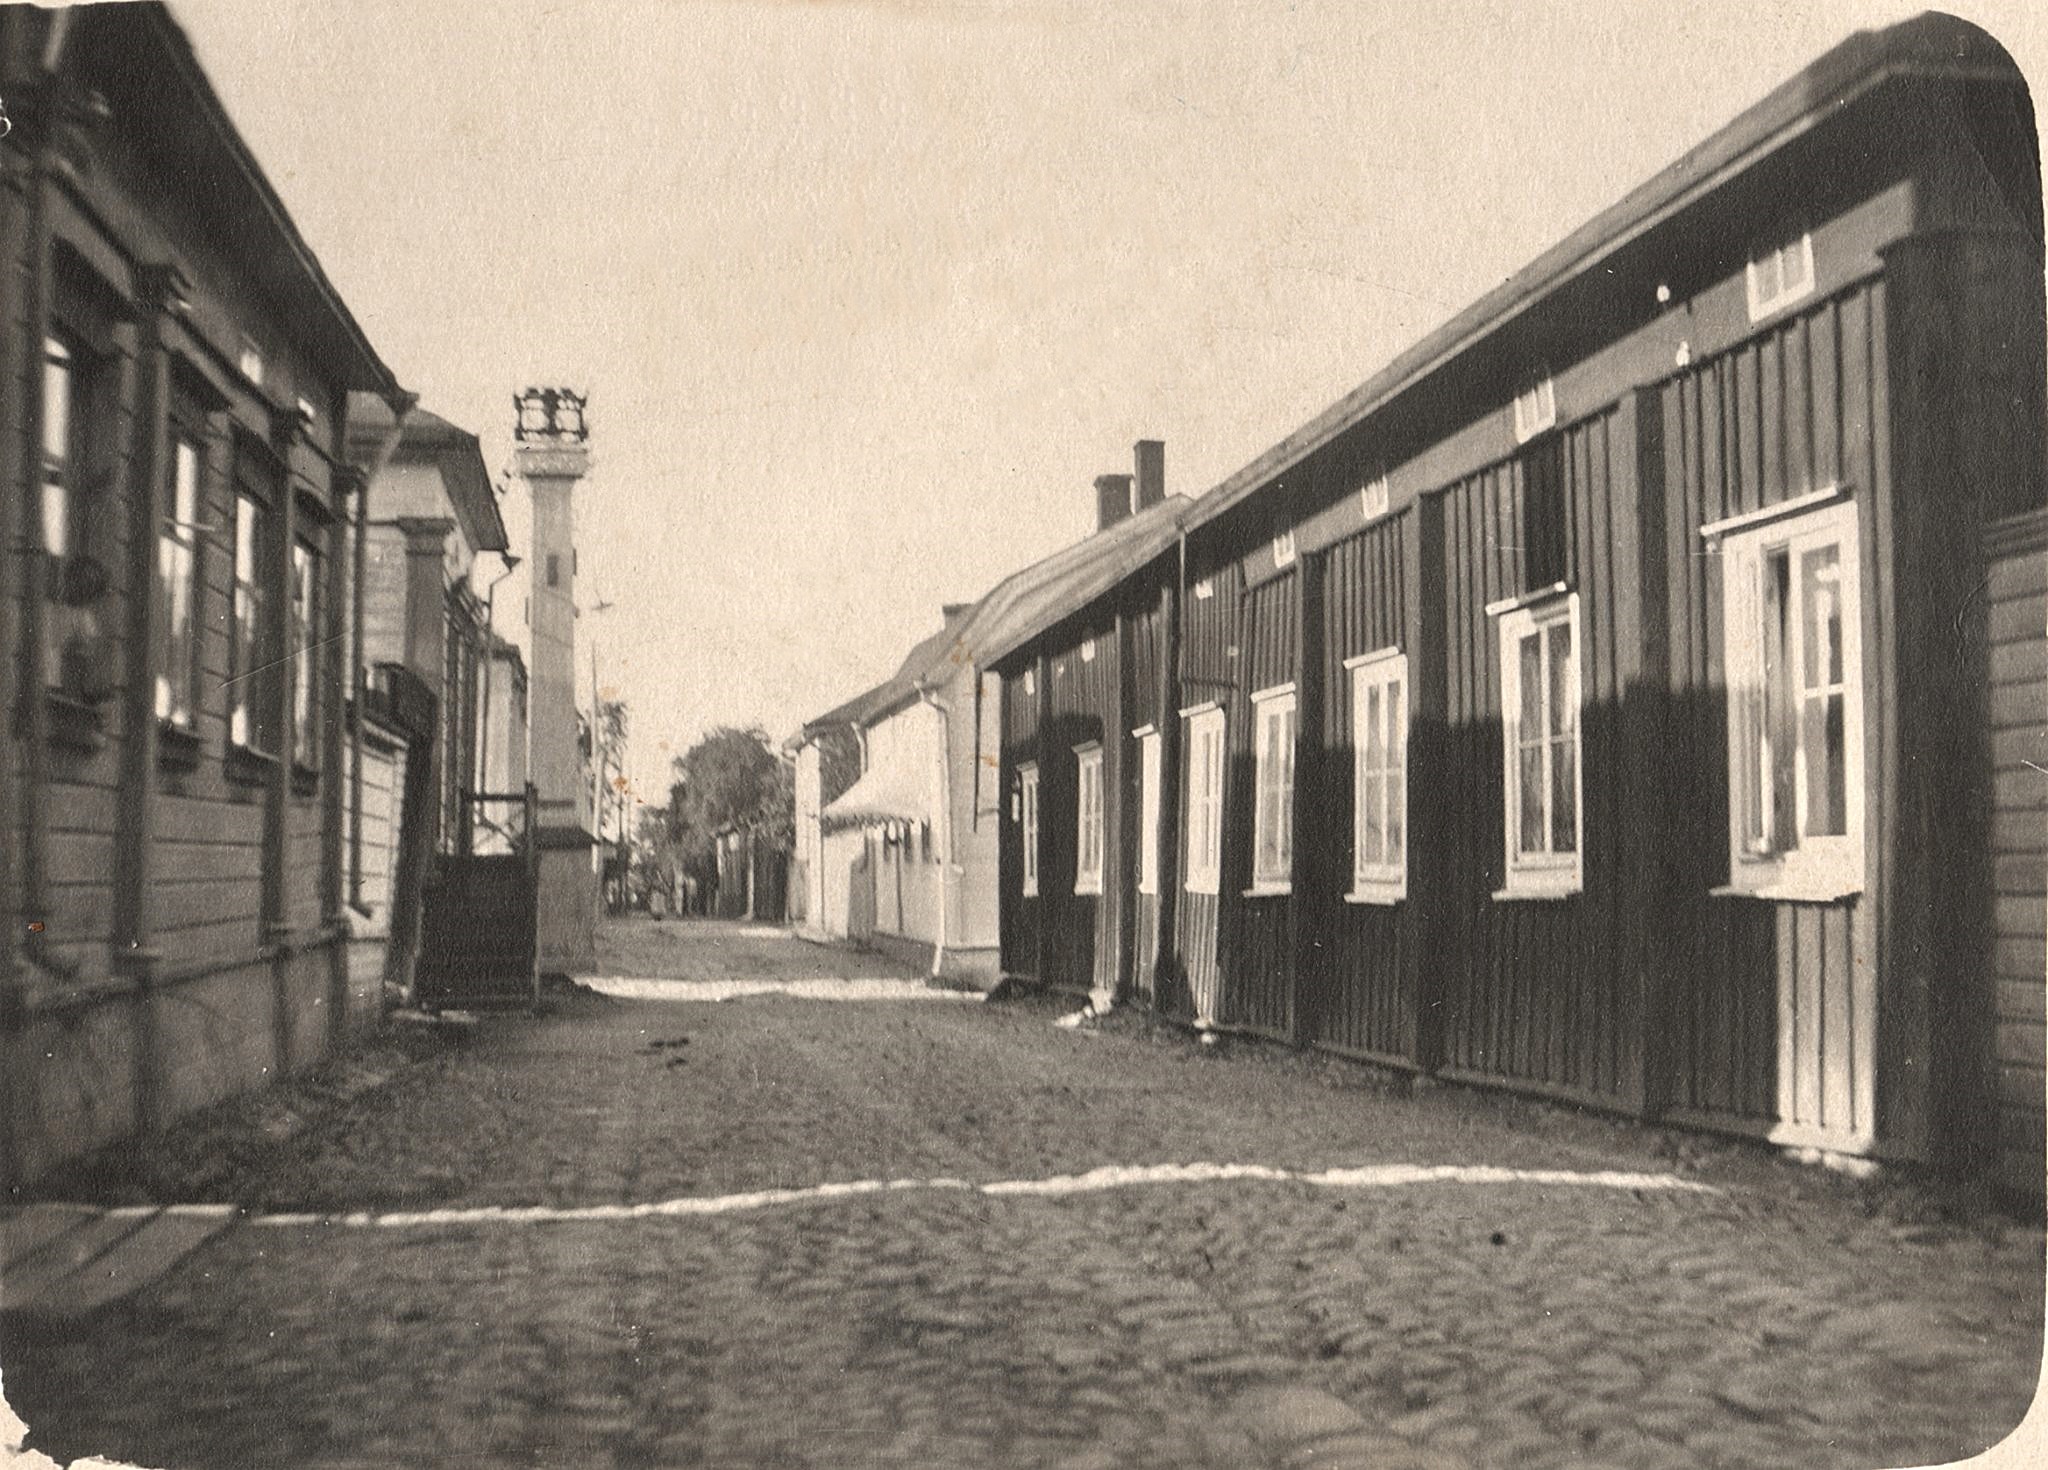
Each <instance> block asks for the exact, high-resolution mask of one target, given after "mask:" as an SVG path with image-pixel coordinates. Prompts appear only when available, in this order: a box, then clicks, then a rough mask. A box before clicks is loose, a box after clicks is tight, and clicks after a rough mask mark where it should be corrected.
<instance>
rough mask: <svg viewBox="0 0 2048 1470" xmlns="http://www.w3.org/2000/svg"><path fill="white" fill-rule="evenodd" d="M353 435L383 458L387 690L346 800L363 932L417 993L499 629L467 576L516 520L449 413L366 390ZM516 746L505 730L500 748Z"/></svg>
mask: <svg viewBox="0 0 2048 1470" xmlns="http://www.w3.org/2000/svg"><path fill="white" fill-rule="evenodd" d="M394 435H395V438H394ZM348 444H349V453H350V455H351V457H352V458H354V459H355V460H356V461H357V462H358V463H364V464H369V465H371V466H372V467H373V471H372V478H371V480H370V483H369V486H368V490H367V493H366V497H365V503H364V513H363V522H364V554H363V626H362V633H361V639H360V642H361V645H362V657H363V662H364V666H365V667H366V668H367V669H369V670H371V671H372V672H373V677H372V679H371V681H370V682H371V688H372V690H373V691H379V692H380V694H381V697H372V698H371V699H370V700H368V701H366V704H365V711H364V717H365V727H366V730H367V731H370V732H374V734H375V735H376V736H377V738H376V739H375V740H373V741H370V742H368V743H367V744H366V746H365V750H364V755H363V767H362V770H363V775H362V781H363V785H364V788H365V798H366V799H365V802H364V815H363V821H362V823H361V825H360V827H357V826H355V825H353V815H354V813H355V811H356V810H357V806H356V803H355V802H354V801H351V802H350V803H349V804H348V808H347V810H348V814H349V817H350V819H351V826H350V828H349V833H348V843H349V872H350V877H351V898H352V900H353V901H354V902H355V903H356V905H357V908H358V911H359V912H361V913H362V915H363V917H364V924H363V926H362V929H361V931H360V934H359V942H360V943H364V944H369V943H372V942H374V941H376V940H382V941H383V948H384V951H385V961H384V962H385V977H386V978H387V979H388V980H389V981H391V982H392V983H393V984H394V985H395V986H397V987H398V988H400V989H401V990H406V989H409V988H410V986H411V983H412V979H413V974H414V966H415V964H416V962H417V957H418V948H419V937H420V936H419V924H420V919H421V914H422V911H423V907H424V905H423V892H424V889H425V887H426V886H427V885H428V884H429V883H431V882H433V881H434V880H435V878H436V876H437V874H436V871H435V859H436V857H437V855H438V856H443V857H445V856H448V855H452V854H454V853H456V852H458V851H460V850H464V844H465V843H469V844H471V845H472V846H473V845H474V842H475V838H476V836H477V835H478V834H477V832H476V830H475V829H474V828H473V827H471V826H469V824H470V822H471V817H470V815H469V813H468V810H467V808H466V805H465V801H464V794H465V793H466V792H473V791H476V790H477V789H479V788H478V780H477V777H478V772H477V757H478V753H479V751H480V750H481V749H483V747H484V742H483V740H482V734H481V723H480V721H481V716H482V713H483V703H484V701H483V690H484V683H483V680H484V679H485V677H486V676H487V675H488V673H489V668H488V662H489V661H488V658H487V652H488V649H489V648H490V647H491V645H492V644H493V643H494V642H495V641H496V637H495V635H494V634H492V633H491V631H490V629H489V628H488V627H487V626H486V619H485V607H484V602H483V599H482V598H480V597H478V596H477V594H476V591H475V589H474V587H473V586H472V584H471V577H470V573H471V569H472V567H473V566H474V565H475V562H476V559H477V558H478V557H479V556H480V555H482V554H483V553H485V552H497V553H503V552H504V551H505V550H506V545H507V543H506V539H505V523H504V519H503V517H502V515H501V513H500V511H499V509H498V500H497V495H496V493H495V491H494V489H493V487H492V484H491V477H490V472H489V470H488V469H487V468H486V467H485V464H484V458H483V451H482V448H481V447H480V445H479V443H478V441H477V437H476V435H474V434H472V433H469V432H468V431H467V430H464V429H459V428H457V427H456V426H455V425H453V424H451V423H449V422H448V421H447V420H446V419H443V418H441V417H439V416H438V415H435V414H433V413H430V412H428V411H427V410H425V409H422V408H415V409H413V410H412V412H411V413H410V414H409V415H408V416H407V417H406V419H405V420H404V422H403V424H402V425H400V424H397V423H396V421H395V419H394V417H393V414H392V412H391V410H390V409H389V408H388V407H387V406H386V405H385V404H383V403H381V402H379V401H378V400H376V399H375V398H372V397H370V396H368V395H364V394H358V395H356V397H355V398H354V399H353V400H352V401H351V404H350V422H349V434H348ZM514 656H515V657H516V656H517V655H516V651H515V654H514ZM410 680H416V681H418V686H419V688H420V689H421V690H423V691H425V692H426V693H427V694H430V695H431V696H432V699H433V715H432V720H433V724H432V728H431V730H428V731H416V730H408V729H406V728H405V727H404V723H403V720H402V719H400V718H397V717H398V716H399V715H400V713H401V709H402V705H401V704H400V703H399V702H397V701H396V700H395V699H394V697H393V695H392V690H393V688H394V684H395V683H397V684H403V683H405V682H407V681H410ZM507 708H508V709H509V708H510V706H509V705H508V706H507ZM423 737H424V738H423ZM521 743H522V744H523V734H522V737H521ZM509 745H510V741H509V740H504V739H501V742H500V749H501V751H506V750H508V749H509ZM401 749H402V752H403V753H402V756H401V753H400V752H401ZM353 779H354V778H353V772H352V773H351V780H352V781H353ZM494 789H495V788H494ZM352 790H353V788H352ZM386 793H389V797H388V801H389V804H388V805H387V804H386V801H387V797H386V795H385V794H386ZM485 815H486V816H487V817H493V816H495V817H500V818H501V817H502V816H503V814H502V813H489V812H487V813H485ZM485 832H486V835H487V836H488V832H489V829H485ZM359 833H360V835H358V834H359Z"/></svg>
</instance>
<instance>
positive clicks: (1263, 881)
mask: <svg viewBox="0 0 2048 1470" xmlns="http://www.w3.org/2000/svg"><path fill="white" fill-rule="evenodd" d="M1252 732H1253V737H1254V739H1255V741H1256V744H1255V746H1254V748H1253V770H1254V772H1255V774H1256V781H1257V784H1256V786H1255V787H1254V788H1253V791H1254V801H1253V807H1254V821H1253V824H1252V831H1253V833H1254V837H1255V840H1254V843H1253V846H1252V888H1253V889H1254V890H1255V891H1259V890H1264V891H1268V892H1285V891H1286V890H1287V886H1288V884H1289V883H1290V882H1291V881H1292V880H1293V877H1294V686H1293V685H1291V684H1289V685H1284V686H1282V687H1281V688H1279V689H1273V690H1267V691H1265V692H1263V693H1259V694H1254V695H1253V696H1252Z"/></svg>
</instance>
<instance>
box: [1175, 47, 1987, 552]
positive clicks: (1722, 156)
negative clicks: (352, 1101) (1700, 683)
mask: <svg viewBox="0 0 2048 1470" xmlns="http://www.w3.org/2000/svg"><path fill="white" fill-rule="evenodd" d="M1930 18H1931V17H1930V15H1928V14H1923V15H1921V16H1919V17H1916V18H1914V19H1913V20H1908V21H1904V22H1901V23H1900V24H1898V25H1895V26H1892V27H1889V28H1887V29H1886V30H1884V31H1879V32H1868V31H1859V32H1857V33H1856V34H1855V35H1854V36H1852V37H1850V38H1849V39H1848V40H1846V41H1844V42H1843V43H1842V44H1841V45H1839V46H1837V47H1835V48H1834V49H1833V50H1831V51H1829V52H1827V53H1826V54H1824V55H1823V56H1821V57H1820V58H1819V59H1818V60H1816V61H1815V62H1813V63H1812V64H1811V65H1810V66H1808V67H1807V68H1806V69H1805V70H1803V71H1801V72H1800V73H1799V74H1798V75H1796V76H1794V77H1793V78H1791V79H1790V80H1788V81H1787V82H1785V83H1784V84H1782V85H1781V86H1779V87H1777V88H1775V89H1773V90H1772V91H1771V92H1770V93H1769V94H1768V95H1767V96H1765V97H1764V98H1763V99H1761V100H1760V101H1758V102H1756V103H1754V104H1753V105H1752V106H1750V107H1749V108H1747V109H1746V110H1744V111H1743V112H1742V113H1741V114H1740V115H1738V116H1737V117H1736V118H1735V119H1734V120H1733V121H1731V122H1730V123H1728V124H1727V125H1726V126H1725V127H1723V128H1721V129H1719V130H1718V131H1716V132H1715V133H1713V134H1712V135H1710V136H1709V137H1708V138H1706V139H1705V140H1704V141H1702V142H1701V143H1699V144H1697V145H1695V146H1694V147H1693V148H1691V149H1689V150H1688V151H1687V152H1686V153H1685V154H1683V155H1682V156H1681V157H1679V158H1678V159H1677V160H1675V161H1674V162H1672V163H1671V164H1669V165H1667V166H1666V167H1665V168H1663V169H1661V170H1660V171H1659V172H1658V173H1656V174H1655V175H1653V176H1652V177H1651V178H1650V179H1648V180H1647V181H1645V182H1644V183H1643V184H1641V185H1638V186H1637V187H1636V188H1635V189H1632V190H1631V191H1630V192H1629V193H1628V194H1626V195H1625V196H1623V197H1622V198H1621V199H1620V200H1618V201H1617V202H1616V203H1614V204H1613V205H1610V206H1609V207H1608V208H1607V209H1604V210H1602V211H1601V212H1600V213H1599V214H1597V215H1595V216H1594V217H1593V218H1592V219H1591V220H1589V221H1587V222H1586V223H1585V224H1583V225H1581V226H1579V228H1577V229H1576V230H1574V231H1572V233H1571V234H1569V235H1567V236H1566V237H1565V238H1564V239H1563V240H1561V241H1559V242H1558V243H1557V244H1556V245H1554V246H1552V247H1550V248H1549V249H1548V250H1545V251H1544V252H1543V253H1542V254H1540V255H1539V256H1537V257H1536V259H1535V260H1533V261H1531V262H1530V263H1529V264H1528V265H1527V266H1525V267H1523V268H1522V269H1521V270H1520V271H1517V272H1516V273H1515V274H1514V275H1513V276H1511V277H1510V278H1509V279H1508V280H1507V281H1505V282H1503V283H1502V284H1501V285H1500V286H1498V287H1496V288H1494V289H1493V290H1492V291H1489V292H1487V293H1486V294H1485V295H1484V296H1481V297H1480V298H1479V299H1478V300H1477V301H1475V302H1474V303H1473V304H1472V305H1471V306H1469V307H1467V308H1466V309H1465V310H1463V311H1461V312H1459V313H1458V314H1457V315H1456V316H1454V317H1452V318H1451V320H1450V321H1448V322H1446V323H1445V324H1444V325H1443V326H1442V327H1439V328H1438V329H1437V330H1436V331H1434V332H1431V333H1430V334H1428V335H1427V336H1425V337H1424V338H1422V340H1421V341H1419V342H1417V343H1416V344H1415V345H1414V346H1412V347H1410V348H1409V349H1408V350H1407V351H1405V352H1403V353H1401V354H1399V355H1398V356H1396V357H1395V358H1394V359H1393V361H1392V362H1390V363H1389V364H1388V365H1387V366H1386V367H1385V368H1383V369H1381V370H1380V371H1379V372H1378V373H1375V374H1374V375H1373V376H1372V377H1370V378H1368V379H1367V380H1366V381H1365V382H1364V383H1363V384H1361V385H1360V386H1359V387H1358V388H1356V389H1354V390H1353V391H1352V392H1351V393H1349V394H1347V395H1345V396H1344V397H1343V398H1341V399H1339V400H1338V401H1337V402H1336V403H1335V404H1333V405H1332V406H1331V407H1330V408H1328V409H1326V410H1324V411H1323V412H1322V413H1321V414H1318V415H1317V416H1316V417H1315V418H1313V419H1311V420H1310V421H1309V422H1308V423H1307V424H1305V425H1303V426H1302V427H1301V428H1300V429H1299V430H1297V431H1296V432H1295V433H1293V434H1290V435H1289V436H1288V437H1287V438H1285V439H1283V440H1281V441H1280V442H1279V443H1277V444H1275V445H1273V446H1272V447H1271V448H1270V449H1267V450H1266V451H1265V452H1264V453H1262V454H1260V455H1259V456H1258V457H1257V458H1255V459H1253V460H1252V461H1251V462H1250V463H1248V464H1246V465H1245V466H1244V467H1243V468H1241V469H1239V470H1237V471H1235V472H1234V473H1232V474H1231V475H1229V476H1227V477H1226V478H1225V479H1223V480H1222V481H1220V482H1218V483H1217V484H1216V485H1215V486H1213V487H1212V488H1210V489H1209V490H1208V491H1207V492H1205V493H1204V494H1203V495H1201V496H1200V497H1199V498H1198V499H1197V500H1196V501H1195V503H1194V508H1193V510H1192V511H1191V512H1190V513H1189V515H1188V517H1187V518H1186V521H1185V527H1184V528H1185V529H1186V530H1188V531H1194V530H1196V529H1198V528H1200V527H1202V526H1205V525H1208V524H1209V523H1211V522H1212V521H1215V520H1216V519H1217V518H1218V517H1220V516H1222V515H1224V514H1226V513H1228V512H1229V511H1231V510H1233V509H1235V508H1236V507H1237V506H1238V505H1240V504H1242V503H1243V502H1244V501H1246V500H1247V499H1249V498H1250V497H1251V496H1253V495H1254V494H1256V493H1257V492H1258V491H1259V490H1261V489H1263V488H1264V487H1265V486H1266V485H1267V484H1268V483H1270V482H1271V481H1272V480H1274V479H1275V478H1276V477H1278V476H1280V475H1283V474H1285V473H1287V472H1288V471H1290V470H1292V469H1294V468H1296V467H1297V466H1299V465H1300V464H1301V463H1302V461H1304V460H1305V459H1307V458H1308V457H1309V456H1310V455H1312V454H1314V453H1315V452H1316V451H1317V450H1319V449H1322V448H1323V447H1324V446H1326V445H1328V444H1329V443H1331V442H1332V441H1333V440H1335V439H1336V438H1338V437H1339V436H1340V435H1342V434H1344V433H1346V432H1348V431H1349V430H1351V429H1353V428H1355V427H1357V426H1358V425H1359V424H1361V423H1363V422H1364V421H1365V420H1366V419H1368V418H1370V417H1372V415H1373V414H1375V413H1376V412H1378V411H1379V410H1380V409H1382V408H1384V407H1385V406H1386V405H1387V404H1389V403H1391V402H1392V401H1394V400H1395V399H1397V398H1399V397H1400V396H1401V395H1402V394H1404V393H1406V392H1408V391H1410V390H1412V389H1413V388H1415V387H1416V386H1417V385H1418V384H1420V383H1422V382H1424V381H1425V380H1426V379H1428V378H1429V377H1431V376H1432V375H1433V374H1435V373H1436V372H1438V371H1440V370H1441V369H1442V368H1444V367H1445V366H1447V365H1448V364H1450V363H1452V362H1453V361H1455V360H1457V359H1459V358H1461V357H1463V356H1464V355H1465V354H1466V353H1468V352H1471V351H1473V350H1474V349H1475V348H1477V347H1479V346H1480V345H1482V344H1483V343H1485V342H1486V341H1487V340H1488V339H1490V338H1492V337H1495V336H1496V335H1498V334H1499V333H1500V332H1502V331H1504V330H1505V329H1506V328H1508V327H1509V326H1510V325H1512V324H1513V323H1515V322H1517V321H1518V320H1519V319H1521V318H1522V317H1523V316H1525V315H1526V314H1527V313H1528V312H1530V311H1531V310H1533V309H1534V308H1536V307H1537V306H1539V305H1541V304H1542V303H1543V302H1544V301H1546V300H1547V299H1549V298H1550V297H1551V296H1553V295H1554V294H1556V293H1557V292H1558V291H1559V290H1560V289H1562V288H1563V287H1565V286H1566V285H1568V284H1570V283H1571V282H1573V281H1575V280H1577V279H1579V278H1581V277H1584V276H1586V275H1588V274H1590V273H1591V272H1592V271H1594V270H1595V269H1597V268H1599V267H1600V266H1601V265H1602V264H1603V263H1604V262H1606V261H1607V260H1609V259H1610V258H1612V257H1613V256H1614V255H1615V254H1617V253H1618V252H1619V251H1621V250H1623V249H1624V248H1626V247H1627V246H1628V245H1629V244H1631V243H1633V242H1634V241H1635V240H1637V239H1639V238H1641V237H1642V236H1643V235H1645V234H1647V233H1648V232H1649V231H1651V230H1653V229H1655V228H1656V227H1657V226H1658V225H1660V224H1662V223H1663V222H1664V221H1666V220H1668V219H1669V218H1671V217H1672V216H1674V215H1676V214H1678V213H1680V212H1681V211H1683V210H1685V209H1687V208H1689V207H1691V206H1692V205H1694V204H1696V203H1697V202H1699V201H1700V200H1701V199H1702V198H1704V197H1705V196H1707V195H1708V194H1711V193H1712V192H1713V191H1714V190H1715V189H1717V188H1719V187H1721V186H1722V185H1723V184H1725V183H1726V182H1727V181H1728V180H1729V179H1730V178H1732V177H1734V176H1736V175H1739V174H1741V173H1743V172H1745V171H1746V170H1748V169H1750V168H1752V167H1754V166H1755V165H1756V163H1757V162H1758V161H1759V160H1760V159H1762V158H1765V157H1768V156H1769V155H1771V154H1773V153H1776V152H1778V151H1779V150H1781V149H1783V148H1784V147H1786V146H1787V145H1788V144H1790V143H1791V142H1793V141H1794V140H1796V139H1797V138H1799V137H1801V136H1803V135H1804V134H1806V133H1808V132H1810V131H1811V130H1812V129H1814V128H1815V127H1817V126H1819V125H1820V124H1821V123H1822V122H1823V121H1825V120H1826V118H1827V117H1828V116H1829V115H1830V114H1831V113H1833V112H1835V111H1837V110H1839V109H1841V108H1843V107H1846V106H1848V105H1849V104H1850V103H1852V102H1854V101H1855V100H1857V99H1858V98H1860V97H1862V96H1864V95H1865V94H1867V93H1869V92H1871V91H1873V90H1874V89H1876V88H1877V87H1879V86H1882V85H1883V84H1885V83H1886V82H1889V81H1891V80H1893V79H1895V78H1898V77H1901V76H1934V77H1940V78H1944V79H1949V80H1968V79H1971V78H1978V79H1984V80H1999V81H2007V80H2010V81H2019V82H2022V83H2023V82H2024V79H2023V78H2022V77H2021V76H2020V74H2019V72H2018V71H2017V69H2016V68H2014V67H2012V66H2011V64H2010V62H2009V61H2008V62H2007V64H2006V65H2004V66H1998V65H1996V64H1994V63H1988V62H1982V61H1972V62H1954V63H1946V64H1945V63H1942V62H1939V61H1937V60H1935V59H1934V57H1933V56H1932V54H1931V53H1930V52H1919V51H1914V50H1912V49H1910V48H1911V46H1912V44H1913V43H1914V42H1915V41H1917V40H1919V36H1918V35H1917V34H1909V33H1915V32H1918V31H1921V30H1925V29H1927V28H1928V22H1929V21H1930ZM1939 19H1942V20H1946V21H1950V23H1951V24H1955V25H1965V24H1967V23H1964V22H1954V21H1952V20H1951V18H1948V17H1940V18H1939ZM1969 29H1971V30H1973V31H1974V30H1976V29H1977V28H1976V27H1969ZM1857 53H1870V54H1869V55H1868V56H1867V57H1864V56H1859V55H1858V54H1857Z"/></svg>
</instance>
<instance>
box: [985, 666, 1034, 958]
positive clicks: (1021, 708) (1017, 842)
mask: <svg viewBox="0 0 2048 1470" xmlns="http://www.w3.org/2000/svg"><path fill="white" fill-rule="evenodd" d="M1034 677H1035V676H1034ZM1002 731H1003V754H1002V770H1001V771H1000V773H999V774H1000V776H1001V779H1002V789H1001V790H1000V791H999V792H998V793H997V795H996V803H997V806H998V807H999V809H1000V811H1001V817H1000V819H999V820H1000V822H1001V824H1002V825H1001V827H1000V828H999V829H998V831H999V842H998V846H997V854H996V869H997V874H998V881H999V882H1000V883H1001V885H1002V904H1001V911H1000V920H1001V928H1002V940H1001V942H1002V966H1003V973H1004V974H1006V975H1017V976H1021V977H1023V978H1025V979H1036V978H1037V977H1038V900H1037V899H1036V898H1026V897H1025V896H1024V855H1023V835H1024V829H1023V825H1022V823H1021V821H1020V820H1019V815H1018V810H1017V808H1016V807H1015V806H1014V805H1013V802H1014V801H1015V799H1016V793H1017V790H1018V785H1019V782H1018V777H1017V768H1018V767H1019V766H1020V765H1026V764H1029V763H1030V762H1032V761H1035V760H1037V759H1038V693H1037V691H1035V690H1033V691H1032V692H1026V690H1025V688H1024V672H1023V670H1021V669H1019V670H1015V671H1012V672H1011V673H1008V674H1005V675H1004V676H1003V710H1002ZM1044 794H1045V793H1044V790H1043V788H1041V789H1040V792H1039V797H1040V803H1041V805H1040V821H1039V825H1040V826H1041V827H1043V825H1044V814H1043V800H1044ZM1042 876H1043V875H1042V874H1041V877H1042ZM1039 886H1040V891H1041V892H1042V891H1043V890H1044V884H1043V883H1042V882H1041V883H1040V885H1039Z"/></svg>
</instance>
